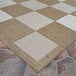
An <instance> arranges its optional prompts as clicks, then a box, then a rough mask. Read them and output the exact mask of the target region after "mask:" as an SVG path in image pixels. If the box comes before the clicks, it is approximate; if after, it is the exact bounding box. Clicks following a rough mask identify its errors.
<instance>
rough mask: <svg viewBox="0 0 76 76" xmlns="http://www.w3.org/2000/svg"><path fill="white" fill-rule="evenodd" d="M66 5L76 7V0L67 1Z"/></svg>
mask: <svg viewBox="0 0 76 76" xmlns="http://www.w3.org/2000/svg"><path fill="white" fill-rule="evenodd" d="M65 3H67V4H69V5H72V6H75V7H76V0H66V1H65Z"/></svg>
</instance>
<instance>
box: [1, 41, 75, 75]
mask: <svg viewBox="0 0 76 76" xmlns="http://www.w3.org/2000/svg"><path fill="white" fill-rule="evenodd" d="M5 47H6V46H5V45H4V44H2V43H0V76H76V41H75V42H74V43H72V44H71V45H70V46H68V47H67V48H66V49H65V51H64V52H63V53H61V54H60V55H59V56H58V57H57V58H56V59H55V60H54V61H53V62H52V63H50V64H49V65H48V66H47V67H45V68H44V69H43V70H42V71H41V72H40V73H36V72H35V71H34V70H32V68H30V67H29V66H28V65H26V64H25V63H24V62H23V61H22V60H21V59H20V58H18V57H17V56H16V55H15V54H14V53H13V52H11V50H10V49H8V47H6V48H5ZM25 65H26V67H25Z"/></svg>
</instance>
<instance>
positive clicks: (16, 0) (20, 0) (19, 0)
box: [13, 0, 28, 3]
mask: <svg viewBox="0 0 76 76" xmlns="http://www.w3.org/2000/svg"><path fill="white" fill-rule="evenodd" d="M13 1H15V2H18V3H21V2H25V1H28V0H13Z"/></svg>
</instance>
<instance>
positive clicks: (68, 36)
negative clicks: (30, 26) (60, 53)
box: [38, 22, 76, 47]
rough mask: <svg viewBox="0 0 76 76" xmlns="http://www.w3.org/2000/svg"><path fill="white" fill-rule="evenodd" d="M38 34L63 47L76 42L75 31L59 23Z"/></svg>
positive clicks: (41, 30) (45, 28)
mask: <svg viewBox="0 0 76 76" xmlns="http://www.w3.org/2000/svg"><path fill="white" fill-rule="evenodd" d="M38 32H39V33H41V34H43V35H44V36H45V37H47V38H49V39H51V40H52V41H53V42H55V43H57V44H59V45H61V46H63V47H67V46H68V45H69V44H71V43H72V42H73V41H74V40H75V35H76V33H75V32H74V31H72V30H71V29H69V28H67V27H65V26H64V25H61V24H59V23H57V22H54V23H52V24H50V25H48V26H46V27H44V28H42V29H40V30H38Z"/></svg>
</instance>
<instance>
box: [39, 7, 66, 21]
mask: <svg viewBox="0 0 76 76" xmlns="http://www.w3.org/2000/svg"><path fill="white" fill-rule="evenodd" d="M38 12H39V13H41V14H43V15H45V16H47V17H49V18H52V19H54V20H57V19H59V18H61V17H63V16H65V15H66V13H64V12H61V11H59V10H57V9H54V8H52V7H47V8H44V9H41V10H39V11H38Z"/></svg>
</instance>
